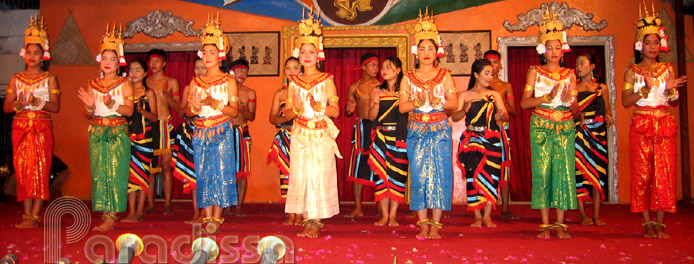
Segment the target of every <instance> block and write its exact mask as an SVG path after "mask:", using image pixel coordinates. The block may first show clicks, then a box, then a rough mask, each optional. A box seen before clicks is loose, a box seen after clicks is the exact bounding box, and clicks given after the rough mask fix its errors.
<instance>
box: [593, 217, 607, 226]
mask: <svg viewBox="0 0 694 264" xmlns="http://www.w3.org/2000/svg"><path fill="white" fill-rule="evenodd" d="M593 223H594V224H595V225H596V226H604V225H607V223H605V221H602V220H601V219H600V218H593Z"/></svg>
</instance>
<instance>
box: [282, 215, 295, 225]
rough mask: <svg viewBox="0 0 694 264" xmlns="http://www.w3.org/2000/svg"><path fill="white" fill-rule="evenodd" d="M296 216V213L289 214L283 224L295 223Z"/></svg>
mask: <svg viewBox="0 0 694 264" xmlns="http://www.w3.org/2000/svg"><path fill="white" fill-rule="evenodd" d="M295 216H296V215H295V214H289V216H288V217H287V220H284V222H282V224H283V225H293V224H294V218H295Z"/></svg>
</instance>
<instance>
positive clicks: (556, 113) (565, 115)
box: [533, 107, 573, 122]
mask: <svg viewBox="0 0 694 264" xmlns="http://www.w3.org/2000/svg"><path fill="white" fill-rule="evenodd" d="M533 114H534V115H536V116H539V117H542V118H545V119H549V120H552V121H555V122H561V121H566V120H571V119H572V118H573V115H572V114H571V111H569V110H556V109H547V108H542V107H537V108H535V110H534V111H533Z"/></svg>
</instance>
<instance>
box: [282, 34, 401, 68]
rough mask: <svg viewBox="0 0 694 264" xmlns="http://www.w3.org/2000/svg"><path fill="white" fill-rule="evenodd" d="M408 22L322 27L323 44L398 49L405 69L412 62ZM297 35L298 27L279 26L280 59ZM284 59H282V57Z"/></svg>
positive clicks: (339, 46) (285, 55)
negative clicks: (280, 35) (385, 24)
mask: <svg viewBox="0 0 694 264" xmlns="http://www.w3.org/2000/svg"><path fill="white" fill-rule="evenodd" d="M410 27H411V26H409V25H388V26H342V27H325V28H323V33H324V35H323V47H324V48H326V49H329V48H397V50H398V58H399V59H400V60H401V61H402V63H403V64H404V65H403V67H404V68H405V69H409V68H410V67H409V65H413V64H412V63H413V61H412V60H413V58H412V56H409V50H410V48H409V46H410V41H411V37H410V36H411V35H410V33H409V32H410V31H411V30H409V28H410ZM298 36H299V27H298V26H285V27H283V28H282V43H283V44H284V48H283V51H284V52H283V53H284V55H283V58H284V59H285V60H286V59H287V58H289V56H291V55H292V50H293V49H294V40H295V39H296V38H297V37H298ZM283 61H284V60H283Z"/></svg>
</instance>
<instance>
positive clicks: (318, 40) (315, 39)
mask: <svg viewBox="0 0 694 264" xmlns="http://www.w3.org/2000/svg"><path fill="white" fill-rule="evenodd" d="M305 13H306V10H301V21H299V34H300V36H299V37H297V38H296V40H295V42H294V50H293V52H292V56H294V57H296V58H298V57H299V48H301V45H302V44H306V43H310V44H313V45H314V46H315V47H316V49H317V50H318V60H319V61H324V60H325V52H324V51H323V24H322V23H321V21H320V10H318V12H317V14H315V13H313V6H311V9H310V11H309V12H308V18H306V17H305V16H304V15H305Z"/></svg>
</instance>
